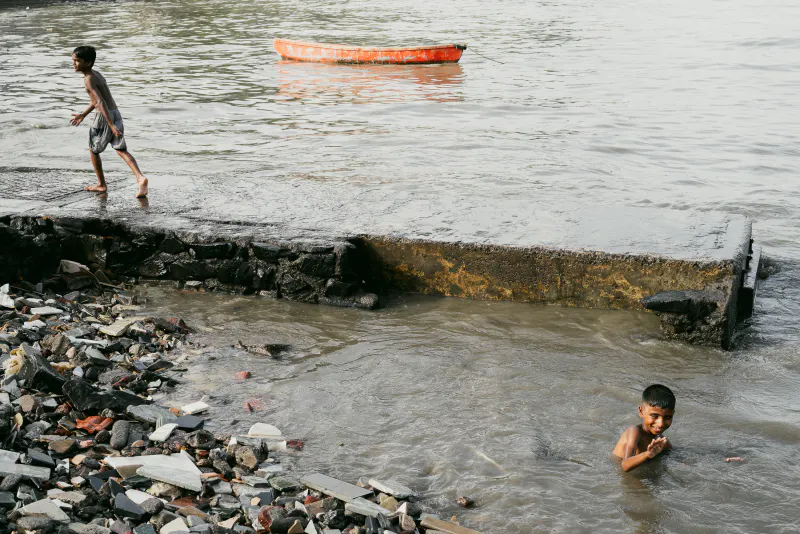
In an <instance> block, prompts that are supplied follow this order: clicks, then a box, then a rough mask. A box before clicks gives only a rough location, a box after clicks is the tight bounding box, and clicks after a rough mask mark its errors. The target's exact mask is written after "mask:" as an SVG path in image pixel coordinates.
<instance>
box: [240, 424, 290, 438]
mask: <svg viewBox="0 0 800 534" xmlns="http://www.w3.org/2000/svg"><path fill="white" fill-rule="evenodd" d="M247 435H248V436H252V437H258V438H280V437H282V434H281V431H280V429H279V428H278V427H276V426H273V425H269V424H267V423H256V424H254V425H253V426H251V427H250V430H248V431H247Z"/></svg>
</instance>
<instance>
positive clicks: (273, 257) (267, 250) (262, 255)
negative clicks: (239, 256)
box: [251, 243, 285, 263]
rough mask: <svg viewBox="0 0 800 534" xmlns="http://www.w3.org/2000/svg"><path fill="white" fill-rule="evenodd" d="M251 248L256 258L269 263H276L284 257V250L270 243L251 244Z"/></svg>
mask: <svg viewBox="0 0 800 534" xmlns="http://www.w3.org/2000/svg"><path fill="white" fill-rule="evenodd" d="M251 246H252V247H253V255H254V256H255V257H256V258H258V259H259V260H264V261H266V262H269V263H277V262H278V259H279V258H282V257H283V256H284V255H285V249H283V248H282V247H280V246H278V245H273V244H271V243H253V244H252V245H251Z"/></svg>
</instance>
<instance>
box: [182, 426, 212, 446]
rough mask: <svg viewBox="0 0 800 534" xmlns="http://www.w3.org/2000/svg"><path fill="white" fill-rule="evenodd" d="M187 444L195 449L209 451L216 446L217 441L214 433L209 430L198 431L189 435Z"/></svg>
mask: <svg viewBox="0 0 800 534" xmlns="http://www.w3.org/2000/svg"><path fill="white" fill-rule="evenodd" d="M186 443H188V444H189V446H190V447H193V448H195V449H200V450H209V449H211V448H213V447H214V446H215V445H216V440H215V439H214V434H213V433H212V432H209V431H208V430H198V431H197V432H194V433H192V434H190V435H189V437H188V438H187V440H186Z"/></svg>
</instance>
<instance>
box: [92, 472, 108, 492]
mask: <svg viewBox="0 0 800 534" xmlns="http://www.w3.org/2000/svg"><path fill="white" fill-rule="evenodd" d="M105 483H106V481H105V480H103V479H101V478H97V477H96V476H92V477H89V485H91V486H92V489H94V490H95V491H96V492H97V493H100V490H101V489H103V486H104V485H105Z"/></svg>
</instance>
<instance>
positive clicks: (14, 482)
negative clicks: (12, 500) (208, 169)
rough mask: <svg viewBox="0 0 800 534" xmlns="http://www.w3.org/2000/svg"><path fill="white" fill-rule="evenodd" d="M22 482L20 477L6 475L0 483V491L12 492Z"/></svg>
mask: <svg viewBox="0 0 800 534" xmlns="http://www.w3.org/2000/svg"><path fill="white" fill-rule="evenodd" d="M20 482H22V475H8V476H7V477H5V478H4V479H3V482H0V491H14V490H15V489H16V487H17V486H18V485H19V483H20Z"/></svg>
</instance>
